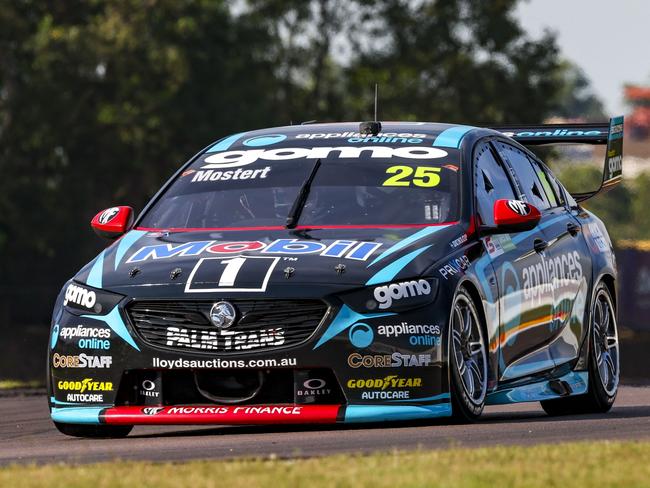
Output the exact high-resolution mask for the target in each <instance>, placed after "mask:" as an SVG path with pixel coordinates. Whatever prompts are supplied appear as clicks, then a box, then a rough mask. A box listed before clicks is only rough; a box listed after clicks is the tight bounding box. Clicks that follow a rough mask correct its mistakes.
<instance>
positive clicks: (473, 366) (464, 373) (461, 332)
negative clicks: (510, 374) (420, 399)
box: [449, 288, 487, 422]
mask: <svg viewBox="0 0 650 488" xmlns="http://www.w3.org/2000/svg"><path fill="white" fill-rule="evenodd" d="M449 331H450V339H449V368H450V375H449V376H450V381H451V385H450V387H451V401H452V411H453V415H454V417H455V418H456V419H457V420H460V421H465V422H466V421H474V420H476V419H477V418H478V417H479V416H480V415H481V413H482V412H483V406H484V404H485V395H486V393H487V347H486V345H485V337H484V334H483V326H482V324H481V322H480V320H479V314H478V313H477V311H476V306H475V304H474V301H473V300H472V297H471V296H470V295H469V294H468V293H467V291H466V290H465V289H463V288H461V289H459V290H458V292H457V293H456V296H455V298H454V302H453V306H452V310H451V319H450V324H449Z"/></svg>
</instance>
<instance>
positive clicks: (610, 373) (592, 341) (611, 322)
mask: <svg viewBox="0 0 650 488" xmlns="http://www.w3.org/2000/svg"><path fill="white" fill-rule="evenodd" d="M613 303H614V302H613V300H612V295H611V294H610V292H609V289H608V288H607V286H605V284H604V283H602V282H601V283H600V284H599V285H598V287H597V288H596V294H595V296H594V301H593V303H592V306H591V323H590V333H589V389H588V390H587V393H585V394H584V395H576V396H572V397H567V398H558V399H555V400H545V401H543V402H541V404H542V408H543V409H544V411H545V412H546V413H547V414H549V415H572V414H581V413H605V412H608V411H609V410H610V409H611V408H612V405H613V404H614V400H616V393H617V392H618V381H619V348H618V331H617V327H616V310H615V309H614V305H613Z"/></svg>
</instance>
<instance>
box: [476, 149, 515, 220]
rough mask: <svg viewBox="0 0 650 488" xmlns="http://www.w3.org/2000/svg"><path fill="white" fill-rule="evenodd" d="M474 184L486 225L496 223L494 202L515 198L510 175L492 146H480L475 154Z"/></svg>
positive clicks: (479, 211) (480, 214) (482, 218)
mask: <svg viewBox="0 0 650 488" xmlns="http://www.w3.org/2000/svg"><path fill="white" fill-rule="evenodd" d="M474 162H475V169H474V185H475V188H476V205H477V209H478V214H479V216H480V217H481V221H482V223H483V224H484V225H494V214H493V209H494V202H495V201H497V200H499V199H502V198H507V199H510V200H513V199H515V198H516V197H515V192H514V190H513V189H512V185H511V183H510V180H509V179H508V175H507V174H506V171H505V168H503V166H502V163H501V162H500V161H497V159H496V158H495V157H494V155H493V154H492V151H491V149H490V146H489V145H488V144H483V145H481V146H479V148H478V149H477V151H476V153H475V154H474Z"/></svg>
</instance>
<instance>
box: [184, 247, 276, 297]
mask: <svg viewBox="0 0 650 488" xmlns="http://www.w3.org/2000/svg"><path fill="white" fill-rule="evenodd" d="M278 261H280V258H279V257H266V256H229V257H219V258H202V259H200V260H199V261H198V262H197V263H196V266H194V269H193V270H192V272H191V273H190V276H189V278H188V280H187V284H186V285H185V292H186V293H210V292H218V291H225V292H247V291H248V292H250V291H266V287H267V285H268V282H269V278H270V277H271V273H272V272H273V270H274V269H275V266H276V265H277V264H278Z"/></svg>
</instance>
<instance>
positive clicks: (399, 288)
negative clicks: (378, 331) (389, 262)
mask: <svg viewBox="0 0 650 488" xmlns="http://www.w3.org/2000/svg"><path fill="white" fill-rule="evenodd" d="M430 293H431V285H430V284H429V282H428V281H427V280H419V281H404V282H402V283H393V284H392V285H386V286H378V287H377V288H375V291H374V294H375V300H377V301H378V302H379V308H381V309H382V310H383V309H386V308H390V307H391V306H392V305H393V300H401V299H402V298H411V297H415V296H421V295H428V294H430Z"/></svg>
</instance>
